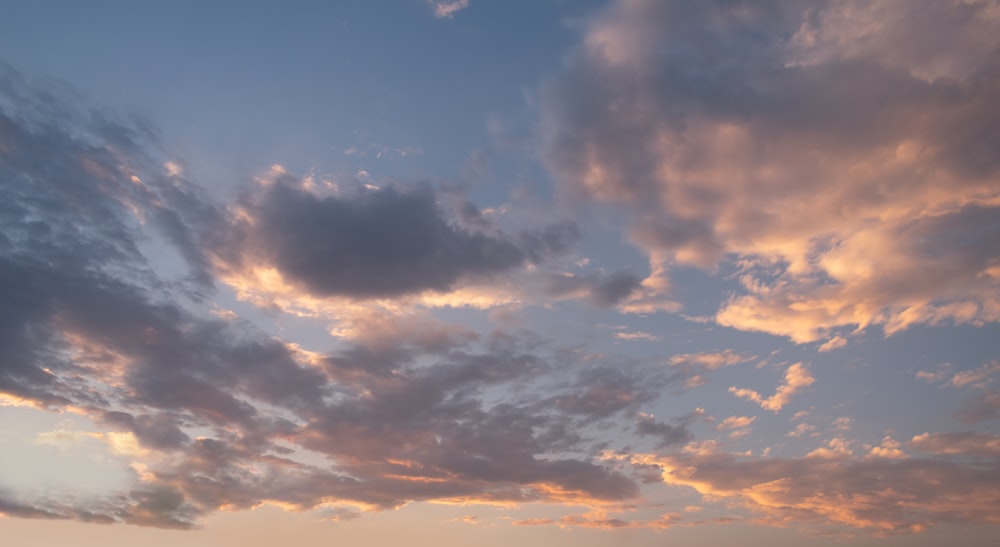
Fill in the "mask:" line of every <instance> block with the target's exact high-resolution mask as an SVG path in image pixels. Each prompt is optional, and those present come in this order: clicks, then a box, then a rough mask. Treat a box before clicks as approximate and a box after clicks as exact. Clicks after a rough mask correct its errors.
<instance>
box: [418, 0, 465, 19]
mask: <svg viewBox="0 0 1000 547" xmlns="http://www.w3.org/2000/svg"><path fill="white" fill-rule="evenodd" d="M427 3H428V4H429V5H430V6H431V7H432V8H434V17H437V18H439V19H440V18H443V17H447V18H449V19H450V18H452V17H454V16H455V13H456V12H458V11H460V10H463V9H465V8H467V7H469V0H427Z"/></svg>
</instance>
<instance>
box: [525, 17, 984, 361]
mask: <svg viewBox="0 0 1000 547" xmlns="http://www.w3.org/2000/svg"><path fill="white" fill-rule="evenodd" d="M998 11H1000V10H998V8H997V4H996V3H995V2H991V1H978V2H936V1H933V0H929V1H926V2H920V3H919V5H915V4H914V3H912V2H905V3H903V2H899V3H895V2H887V3H878V4H872V3H869V2H860V1H857V2H856V1H842V2H796V3H794V4H781V3H772V2H759V3H754V4H746V3H735V4H734V3H726V2H699V3H694V4H692V3H690V2H661V1H654V0H627V1H625V0H623V1H620V2H615V3H614V4H613V5H611V6H610V7H609V8H608V9H607V10H605V11H604V12H603V13H601V14H600V15H599V16H598V17H595V18H594V19H593V20H592V21H591V23H590V25H589V26H588V27H587V29H586V34H585V37H584V41H583V44H582V45H581V46H580V47H579V48H578V49H577V50H576V51H575V52H574V53H573V55H572V56H571V57H570V58H569V60H568V62H567V63H566V65H565V67H564V69H563V71H562V72H561V73H560V74H559V75H558V76H556V77H555V78H553V79H552V80H550V81H549V82H548V84H547V85H546V87H545V88H544V90H543V94H542V95H543V103H542V104H543V110H542V114H543V121H542V133H543V137H544V145H545V149H544V153H545V158H546V161H547V163H548V165H549V167H550V168H551V170H552V172H553V173H554V175H555V176H556V178H557V179H558V181H559V182H560V185H561V189H562V191H563V194H564V196H566V197H567V198H570V199H583V200H590V201H597V202H604V203H614V204H617V205H618V206H620V207H623V208H624V209H625V210H626V211H628V212H629V217H630V221H629V224H628V226H627V233H628V237H629V238H630V240H631V241H632V242H633V243H635V244H636V245H638V246H639V247H641V248H642V249H644V250H646V252H647V253H648V255H649V257H650V263H651V268H652V269H653V271H656V272H663V273H664V275H669V272H670V270H671V268H674V267H676V266H678V265H686V266H694V267H697V268H701V269H704V270H706V271H708V272H715V271H719V270H720V269H722V268H724V269H725V270H726V271H733V270H735V271H736V272H737V274H738V279H739V281H740V282H741V288H740V290H739V291H738V292H737V293H735V294H734V295H733V296H732V297H731V298H729V299H728V300H727V301H725V302H723V303H722V305H721V307H720V308H719V309H718V311H717V313H716V315H715V320H716V321H717V322H718V323H720V324H722V325H727V326H731V327H734V328H738V329H743V330H753V331H762V332H768V333H772V334H776V335H782V336H787V337H789V338H791V339H792V340H794V341H796V342H800V343H805V342H811V341H815V340H824V339H826V340H829V341H828V342H827V343H826V344H825V345H824V346H823V348H824V349H834V348H835V347H836V346H839V345H841V341H842V340H843V338H837V336H839V335H840V334H838V333H845V332H847V331H852V330H859V329H865V328H867V327H870V326H875V325H877V326H880V327H881V328H882V329H883V330H884V331H885V332H886V333H888V334H891V333H894V332H898V331H900V330H902V329H905V328H907V327H908V326H910V325H913V324H938V323H941V322H954V323H970V324H976V325H978V324H982V323H985V322H994V321H997V320H998V319H1000V307H998V306H997V305H996V303H997V302H1000V275H998V271H1000V270H998V269H997V268H998V264H1000V263H998V257H1000V246H998V245H1000V244H998V242H1000V233H997V226H998V224H997V222H996V219H997V218H998V215H1000V212H998V211H1000V192H998V190H997V185H996V184H995V181H996V179H997V176H998V174H1000V162H998V161H997V156H996V154H995V153H993V151H994V150H996V149H997V148H998V147H1000V142H998V140H997V133H996V131H995V130H993V128H995V127H996V126H997V125H998V124H1000V108H997V103H996V101H995V100H993V97H995V94H996V91H995V90H996V86H997V81H998V74H1000V71H998V70H997V67H998V66H1000V56H998V55H1000V54H998V51H1000V49H998V45H1000V39H998V38H997V37H998V36H1000V17H998V16H997V13H998Z"/></svg>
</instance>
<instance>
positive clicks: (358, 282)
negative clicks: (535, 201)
mask: <svg viewBox="0 0 1000 547" xmlns="http://www.w3.org/2000/svg"><path fill="white" fill-rule="evenodd" d="M438 200H439V198H438V196H437V195H436V193H435V191H434V190H433V189H432V188H431V187H430V186H428V185H415V186H411V187H402V186H400V187H395V186H387V187H385V188H376V189H365V188H360V189H358V191H357V192H355V193H351V194H346V193H345V194H339V195H338V194H335V193H331V194H328V195H321V194H319V193H317V191H316V190H310V189H308V188H306V187H303V185H302V181H299V180H297V179H294V178H292V177H290V176H287V175H283V176H279V177H277V178H276V180H274V181H273V182H270V183H266V184H263V185H261V186H260V187H258V188H254V189H251V190H249V191H248V192H247V194H246V195H244V197H243V199H242V200H241V203H240V206H239V208H238V209H237V210H236V211H235V213H236V214H235V215H234V218H233V220H232V223H233V226H232V227H231V229H230V231H229V233H227V234H226V235H225V236H223V237H218V238H217V239H216V241H215V242H214V251H215V256H216V257H218V261H217V262H218V264H219V267H220V269H221V270H223V272H224V275H227V276H230V277H234V278H239V277H240V276H241V273H240V272H245V271H248V270H253V269H263V270H268V271H273V272H275V273H276V274H277V275H278V276H280V280H281V281H279V283H281V282H284V283H288V284H292V285H295V286H297V287H298V288H299V289H300V290H302V291H304V292H306V293H307V294H309V295H312V296H316V297H331V296H338V297H345V298H355V299H370V298H390V297H397V296H402V295H406V294H414V293H420V292H423V291H434V292H448V291H450V290H452V289H453V288H456V287H457V286H458V285H459V284H460V283H461V282H463V281H470V280H475V281H479V282H487V281H490V280H491V279H492V278H494V277H495V276H497V275H499V274H502V273H505V272H510V271H512V270H515V269H517V268H520V267H522V266H524V265H526V264H529V263H535V262H538V261H541V260H544V259H545V258H546V257H548V256H551V255H553V254H558V253H560V252H563V251H565V250H566V249H567V248H568V247H569V246H571V245H573V244H574V243H575V242H576V240H577V239H578V238H579V232H578V231H577V229H576V226H575V225H573V224H570V223H557V224H552V225H549V226H545V227H543V228H540V229H537V230H524V231H521V232H519V233H518V234H515V235H507V234H504V233H502V232H499V231H498V230H496V229H493V230H478V231H473V230H470V229H466V228H464V227H462V226H460V225H459V224H458V222H456V221H454V220H451V219H449V218H448V217H447V216H446V215H445V213H444V211H443V210H442V209H441V207H440V206H439V205H438Z"/></svg>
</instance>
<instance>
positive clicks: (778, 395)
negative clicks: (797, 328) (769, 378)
mask: <svg viewBox="0 0 1000 547" xmlns="http://www.w3.org/2000/svg"><path fill="white" fill-rule="evenodd" d="M815 381H816V379H815V378H813V377H812V374H810V373H809V368H808V367H807V366H806V365H804V364H802V363H795V364H794V365H792V366H790V367H788V369H786V370H785V379H784V381H783V382H782V383H781V384H780V385H779V386H778V389H777V391H775V393H774V395H771V396H770V397H767V398H764V397H763V396H761V394H760V393H757V392H756V391H754V390H752V389H747V388H738V387H735V386H734V387H730V388H729V392H730V393H732V394H733V395H736V396H737V397H740V398H743V399H748V400H750V401H753V402H755V403H757V404H759V405H760V407H761V408H763V409H764V410H773V411H774V412H778V411H779V410H781V409H782V408H783V407H784V406H785V405H787V404H788V402H789V401H790V400H791V399H792V395H794V394H795V393H797V392H799V391H801V390H802V389H804V388H807V387H809V386H811V385H812V384H813V383H815Z"/></svg>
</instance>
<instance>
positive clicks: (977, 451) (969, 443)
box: [910, 431, 1000, 458]
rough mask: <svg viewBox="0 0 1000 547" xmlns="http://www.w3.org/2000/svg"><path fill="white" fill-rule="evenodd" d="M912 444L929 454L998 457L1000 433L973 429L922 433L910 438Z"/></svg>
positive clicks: (999, 454) (999, 452) (999, 453)
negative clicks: (980, 431)
mask: <svg viewBox="0 0 1000 547" xmlns="http://www.w3.org/2000/svg"><path fill="white" fill-rule="evenodd" d="M910 446H912V447H913V448H916V449H917V450H920V451H922V452H927V453H929V454H938V455H947V456H974V457H978V458H996V457H997V456H1000V435H994V434H991V433H976V432H972V431H962V432H954V433H921V434H920V435H917V436H915V437H913V439H911V440H910Z"/></svg>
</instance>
